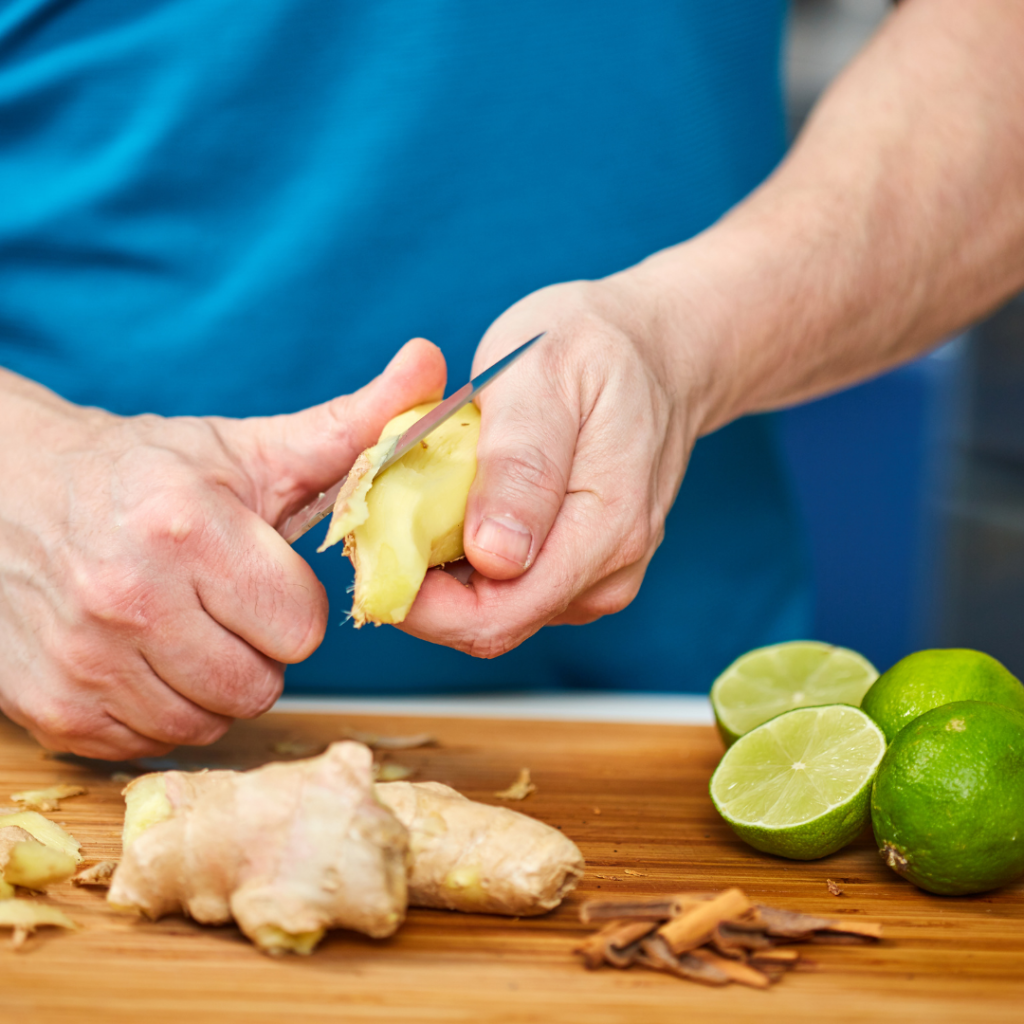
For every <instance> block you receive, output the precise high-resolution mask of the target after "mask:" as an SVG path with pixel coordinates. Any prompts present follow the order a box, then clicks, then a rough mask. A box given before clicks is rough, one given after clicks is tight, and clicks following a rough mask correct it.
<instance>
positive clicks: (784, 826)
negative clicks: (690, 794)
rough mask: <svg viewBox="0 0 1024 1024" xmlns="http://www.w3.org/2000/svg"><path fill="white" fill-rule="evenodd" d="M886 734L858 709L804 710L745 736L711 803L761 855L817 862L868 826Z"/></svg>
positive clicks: (728, 759)
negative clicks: (871, 796) (767, 854)
mask: <svg viewBox="0 0 1024 1024" xmlns="http://www.w3.org/2000/svg"><path fill="white" fill-rule="evenodd" d="M884 754H885V734H884V733H883V732H882V730H881V729H879V728H878V726H877V725H875V723H874V722H872V721H871V719H870V718H868V716H867V715H865V714H864V712H863V711H861V710H859V709H858V708H852V707H850V706H849V705H848V704H829V705H827V706H825V707H819V708H797V709H796V710H795V711H788V712H786V713H785V714H783V715H779V717H778V718H773V719H772V720H771V721H770V722H765V723H764V725H761V726H758V727H757V728H756V729H753V730H752V731H751V732H748V733H747V734H746V736H742V737H740V739H738V740H737V741H736V742H735V743H734V744H733V745H732V746H731V747H730V748H729V749H728V750H727V751H726V752H725V756H724V757H723V758H722V760H721V761H720V762H719V765H718V768H717V769H716V770H715V774H714V775H712V776H711V799H712V801H713V803H714V805H715V808H716V809H717V810H718V813H719V814H721V815H722V817H723V818H725V820H726V821H727V822H728V823H729V824H730V825H731V826H732V829H733V831H734V832H735V833H736V834H737V835H738V836H739V837H740V839H742V840H744V842H747V843H749V844H750V845H751V846H753V847H754V848H755V849H757V850H764V851H765V852H766V853H774V854H777V855H778V856H780V857H790V858H792V859H793V860H815V859H817V858H818V857H825V856H827V855H828V854H830V853H834V852H835V851H836V850H838V849H840V848H841V847H843V846H845V845H846V844H847V843H848V842H850V841H851V840H853V839H855V838H856V837H857V834H858V833H859V832H860V830H861V829H862V828H863V827H864V825H865V824H866V823H867V820H868V813H869V812H868V801H869V798H870V795H871V782H872V780H873V779H874V777H875V772H876V770H877V769H878V765H879V763H880V762H881V760H882V757H883V756H884Z"/></svg>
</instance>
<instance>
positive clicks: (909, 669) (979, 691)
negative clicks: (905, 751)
mask: <svg viewBox="0 0 1024 1024" xmlns="http://www.w3.org/2000/svg"><path fill="white" fill-rule="evenodd" d="M958 700H984V701H989V702H991V703H993V704H1004V705H1005V706H1006V707H1008V708H1014V709H1015V710H1017V711H1021V712H1024V685H1021V682H1020V680H1019V679H1018V678H1017V677H1016V676H1015V675H1013V673H1012V672H1010V671H1009V670H1008V669H1006V668H1004V667H1003V665H1002V664H1001V663H1000V662H998V661H996V659H995V658H993V657H991V656H990V655H988V654H983V653H982V652H981V651H971V650H966V649H960V648H951V649H948V650H932V651H918V652H917V653H916V654H909V655H907V657H905V658H903V659H902V660H901V661H897V662H896V664H895V665H893V667H892V668H891V669H889V671H888V672H886V673H884V674H883V675H882V676H880V677H879V678H878V680H877V681H876V682H875V683H874V684H873V685H872V687H871V689H870V690H868V692H867V693H866V694H864V699H863V700H862V701H861V705H860V706H861V710H863V711H864V712H866V713H867V714H868V715H870V716H871V717H872V718H873V719H874V720H875V723H876V724H877V725H878V726H879V728H880V729H881V730H882V732H884V733H885V738H886V739H887V740H888V741H889V742H890V743H892V741H893V740H894V739H896V734H897V733H898V732H899V731H900V729H902V728H903V726H905V725H906V724H907V723H908V722H912V721H913V720H914V719H915V718H917V717H918V716H919V715H923V714H924V713H925V712H926V711H931V709H932V708H938V707H942V705H943V704H952V703H953V702H954V701H958Z"/></svg>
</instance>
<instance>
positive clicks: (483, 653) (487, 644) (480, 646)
mask: <svg viewBox="0 0 1024 1024" xmlns="http://www.w3.org/2000/svg"><path fill="white" fill-rule="evenodd" d="M519 642H520V641H519V639H517V638H516V637H514V636H512V635H511V634H509V633H500V634H499V633H496V634H494V635H489V636H479V637H473V638H472V639H470V640H469V641H468V642H467V644H466V646H465V647H464V650H465V653H466V654H468V655H470V657H473V658H480V659H483V660H487V661H490V660H492V659H494V658H500V657H501V655H503V654H507V653H508V652H509V651H511V650H512V649H513V648H514V647H516V646H518V644H519Z"/></svg>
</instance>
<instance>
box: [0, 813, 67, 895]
mask: <svg viewBox="0 0 1024 1024" xmlns="http://www.w3.org/2000/svg"><path fill="white" fill-rule="evenodd" d="M76 866H77V865H76V863H75V859H74V858H73V857H71V856H70V855H69V854H66V853H64V852H63V851H62V850H55V849H53V848H52V847H50V846H44V845H43V844H42V843H40V842H39V841H38V840H36V839H33V838H32V836H31V835H29V833H28V832H26V831H25V829H23V828H19V827H18V826H17V825H6V826H4V827H3V828H0V878H2V879H3V880H4V881H5V882H6V883H7V884H8V885H21V886H24V887H25V888H26V889H37V890H41V889H45V888H46V887H47V886H49V885H53V884H54V883H55V882H63V881H64V879H66V878H70V877H71V876H72V875H73V874H74V873H75V868H76Z"/></svg>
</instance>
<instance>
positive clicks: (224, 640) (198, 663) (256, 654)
mask: <svg viewBox="0 0 1024 1024" xmlns="http://www.w3.org/2000/svg"><path fill="white" fill-rule="evenodd" d="M189 604H192V607H189ZM179 606H180V608H179V610H178V611H177V612H176V613H175V614H174V615H173V616H168V617H167V620H166V622H164V623H162V624H161V626H160V628H159V630H158V632H157V633H156V634H155V635H151V636H148V637H147V638H146V640H145V644H144V646H143V647H142V648H141V653H142V655H143V657H145V659H146V661H147V663H148V664H149V666H150V667H151V668H152V670H153V672H154V673H155V675H156V676H157V677H159V679H161V680H162V681H163V682H164V683H166V684H167V686H169V687H170V688H171V689H172V690H174V691H176V692H177V693H179V694H181V696H182V697H184V698H185V699H187V700H188V701H189V702H190V703H192V704H193V705H197V706H198V707H199V708H202V709H205V710H206V711H207V712H213V713H214V714H213V716H212V717H214V718H215V719H216V720H217V721H223V722H230V721H231V720H232V719H235V718H256V717H258V716H259V715H262V714H263V713H264V712H265V711H267V710H269V709H270V707H271V706H272V705H273V704H274V702H275V701H276V700H277V698H278V697H279V696H280V695H281V690H282V689H283V687H284V668H283V666H282V665H281V664H280V662H277V661H274V660H273V659H272V658H268V657H267V656H266V655H265V654H262V653H261V652H260V651H257V650H256V649H255V648H253V647H252V646H250V645H249V644H248V643H246V642H245V641H244V640H242V639H241V637H239V636H237V635H235V634H234V633H231V632H229V631H228V630H227V629H225V628H224V627H223V626H221V625H220V624H219V623H217V622H215V621H214V620H213V619H212V618H211V617H210V616H209V615H208V614H207V613H206V611H205V610H204V609H203V608H202V607H201V606H200V604H199V602H198V601H197V600H196V596H195V594H194V593H192V594H189V595H187V596H185V597H183V599H182V600H181V601H180V602H179ZM140 731H142V732H143V733H146V734H147V735H149V734H151V733H148V732H147V730H145V729H142V730H140ZM214 738H216V737H214ZM183 742H189V743H198V742H211V741H209V740H205V741H200V740H188V741H183Z"/></svg>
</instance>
